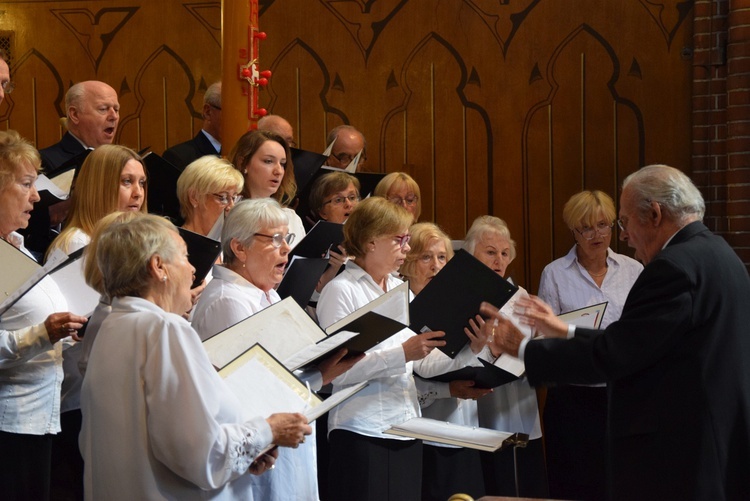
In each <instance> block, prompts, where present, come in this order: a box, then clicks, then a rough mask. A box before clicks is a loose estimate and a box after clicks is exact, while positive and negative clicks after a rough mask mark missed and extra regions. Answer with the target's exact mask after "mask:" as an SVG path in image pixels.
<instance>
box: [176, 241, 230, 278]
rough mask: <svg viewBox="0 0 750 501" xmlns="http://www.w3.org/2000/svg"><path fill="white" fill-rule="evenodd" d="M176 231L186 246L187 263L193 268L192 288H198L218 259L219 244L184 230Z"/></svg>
mask: <svg viewBox="0 0 750 501" xmlns="http://www.w3.org/2000/svg"><path fill="white" fill-rule="evenodd" d="M177 230H178V231H179V232H180V236H181V237H182V239H183V240H184V241H185V245H186V246H187V251H188V261H190V264H192V265H193V268H195V281H193V285H192V287H193V288H195V287H198V286H199V285H200V284H201V282H203V279H205V278H206V276H207V275H208V272H209V271H211V267H212V266H213V265H214V263H216V260H217V259H218V258H219V254H221V242H219V241H217V240H214V239H213V238H208V237H205V236H203V235H201V234H199V233H195V232H192V231H190V230H186V229H185V228H177Z"/></svg>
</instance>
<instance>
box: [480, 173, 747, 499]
mask: <svg viewBox="0 0 750 501" xmlns="http://www.w3.org/2000/svg"><path fill="white" fill-rule="evenodd" d="M620 203H621V207H620V219H619V220H618V224H619V225H620V228H621V230H622V232H621V235H620V238H621V239H622V240H624V241H627V242H628V245H629V246H630V247H633V248H634V249H635V255H636V257H637V258H639V259H640V260H641V261H643V263H644V265H645V268H644V270H643V272H642V273H641V275H640V277H639V278H638V280H637V281H636V283H635V284H634V285H633V288H632V289H631V291H630V294H629V295H628V298H627V301H626V303H625V306H624V308H623V312H622V316H621V318H620V320H619V321H617V322H614V323H612V324H610V325H609V326H608V327H607V328H606V329H605V330H603V331H594V330H589V329H582V328H574V327H569V326H567V325H566V324H565V323H563V322H561V321H560V320H559V319H557V317H555V316H554V314H552V311H551V310H550V309H549V308H548V307H547V305H545V304H544V303H543V302H542V301H541V300H539V299H538V298H532V299H531V300H529V301H526V302H524V303H522V304H520V303H519V307H520V308H521V309H523V311H519V313H522V314H523V315H524V316H525V318H526V319H527V320H528V321H529V322H532V324H533V325H535V326H536V328H537V331H538V332H540V333H543V334H544V335H545V336H546V337H558V338H559V337H563V338H564V337H567V338H568V339H543V340H533V341H529V340H526V339H525V338H523V336H522V335H521V334H520V332H519V331H518V329H516V328H515V327H514V326H513V324H512V323H511V322H510V321H509V320H507V319H505V318H503V317H502V316H500V315H498V314H497V313H496V312H497V308H494V307H491V306H489V305H484V306H483V309H482V311H483V312H484V313H485V314H487V315H488V316H491V317H493V318H495V319H496V321H495V322H487V324H488V326H489V327H488V328H493V323H494V329H493V331H495V332H494V334H495V335H496V338H495V340H496V342H498V343H500V344H501V345H502V346H503V349H504V351H506V352H507V353H509V354H511V355H519V354H520V358H521V359H522V360H524V362H525V364H526V373H527V375H528V378H529V382H530V383H531V384H533V385H538V384H545V383H598V382H607V383H608V393H609V406H610V407H609V416H608V451H607V453H608V494H609V497H611V498H615V499H647V498H648V499H750V478H749V477H748V471H750V470H749V469H748V468H750V331H749V330H748V329H750V307H749V306H750V305H749V303H748V298H750V278H749V277H748V273H747V269H746V268H745V266H744V265H743V263H742V262H741V261H740V259H739V258H738V257H737V255H736V254H735V253H734V251H733V250H732V249H731V248H730V247H729V245H728V244H727V243H726V242H725V241H724V240H723V239H722V238H720V237H718V236H716V235H714V234H713V233H711V231H709V230H708V228H706V227H705V226H704V225H703V223H702V222H701V219H702V218H703V213H704V210H705V204H704V202H703V198H702V197H701V195H700V192H699V191H698V190H697V188H696V187H695V186H694V185H693V184H692V182H691V181H690V179H689V178H688V177H687V176H686V175H685V174H683V173H682V172H680V171H678V170H677V169H674V168H672V167H667V166H664V165H652V166H648V167H644V168H642V169H640V170H639V171H638V172H636V173H634V174H632V175H630V176H628V178H626V179H625V182H624V183H623V191H622V196H621V200H620Z"/></svg>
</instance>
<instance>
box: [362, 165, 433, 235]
mask: <svg viewBox="0 0 750 501" xmlns="http://www.w3.org/2000/svg"><path fill="white" fill-rule="evenodd" d="M373 195H375V196H377V197H383V198H386V199H387V200H388V201H389V202H391V203H394V204H396V205H400V206H401V207H403V208H404V209H406V210H407V211H409V213H410V214H411V215H412V223H416V222H417V221H418V220H419V216H420V214H422V197H421V192H420V190H419V185H418V184H417V182H416V181H415V180H414V178H412V177H411V176H410V175H409V174H407V173H406V172H391V173H390V174H388V175H386V176H385V177H384V178H383V179H381V180H380V182H379V183H378V184H377V186H375V190H374V191H373Z"/></svg>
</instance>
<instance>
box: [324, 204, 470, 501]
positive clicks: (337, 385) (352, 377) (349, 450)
mask: <svg viewBox="0 0 750 501" xmlns="http://www.w3.org/2000/svg"><path fill="white" fill-rule="evenodd" d="M411 223H412V215H411V214H410V213H409V212H407V211H406V210H405V209H404V208H402V207H400V206H398V205H396V204H392V203H390V202H388V201H387V200H386V199H384V198H381V197H370V198H367V199H365V200H364V201H362V202H360V203H359V205H357V207H356V208H355V209H354V211H353V212H352V214H351V215H350V216H349V220H348V221H347V223H346V224H345V225H344V247H345V248H346V252H347V253H348V254H349V255H350V256H353V257H354V260H353V261H349V262H347V263H346V268H345V270H344V271H343V272H342V273H341V274H340V275H339V276H337V277H336V278H335V279H333V280H332V281H331V282H329V283H328V285H326V287H325V288H324V289H323V292H321V294H320V300H319V301H318V310H317V311H318V318H319V320H320V324H321V326H323V327H327V326H329V325H331V324H332V323H334V322H336V321H337V320H340V319H341V318H343V317H345V316H346V315H348V314H350V313H352V312H354V311H355V310H357V309H358V308H361V307H362V306H365V305H366V304H367V303H369V302H370V301H372V300H374V299H376V298H378V297H379V296H381V295H383V294H384V293H386V292H388V291H390V290H391V289H393V288H394V287H396V286H398V285H399V284H401V283H402V281H401V280H400V279H398V278H396V277H395V276H394V275H393V273H394V272H395V271H396V270H398V268H399V267H400V266H401V264H403V262H404V259H405V257H406V254H407V253H408V252H409V244H408V242H409V238H410V235H409V226H411ZM400 320H402V321H405V320H406V319H405V318H404V319H400ZM443 335H444V334H443V333H435V332H426V333H423V334H419V335H416V334H414V332H412V331H411V330H409V329H404V330H402V331H400V332H398V333H396V334H395V335H393V336H391V337H390V338H388V339H387V340H386V341H384V342H382V343H380V344H379V345H377V346H376V347H375V348H373V349H371V350H369V351H368V352H367V354H366V356H365V358H364V359H363V360H361V361H359V362H357V363H356V364H355V365H354V367H352V368H351V369H350V370H349V371H347V372H346V373H344V374H342V375H341V376H339V377H337V378H336V379H334V380H333V392H334V393H335V392H337V391H339V390H340V389H342V388H345V387H346V386H347V385H351V384H356V383H359V382H362V381H369V386H367V387H366V388H365V389H363V390H362V391H360V392H359V393H357V394H356V395H355V396H353V397H352V398H350V399H349V400H347V401H346V402H344V403H343V404H341V405H339V406H338V407H336V408H335V409H333V410H332V411H331V412H330V414H329V418H328V430H329V434H328V440H329V443H330V456H331V461H330V468H329V481H328V490H329V498H330V499H332V500H351V499H357V500H367V499H378V500H380V499H394V500H396V499H398V500H401V499H420V491H421V483H422V478H421V477H422V468H421V465H422V446H421V441H418V440H409V439H401V438H400V437H395V436H393V435H387V434H385V433H384V432H385V430H387V429H388V428H390V426H391V425H394V424H400V423H402V422H404V421H407V420H408V419H410V418H413V417H417V416H419V414H420V411H419V403H418V400H417V392H416V387H415V384H414V377H413V376H412V366H415V368H416V367H419V372H420V374H422V375H423V376H425V377H432V376H434V375H437V374H439V373H443V372H448V371H450V370H455V369H457V368H460V367H463V366H465V365H467V364H470V363H474V362H475V361H476V357H475V356H474V352H479V351H480V350H481V348H482V347H481V346H475V345H473V344H472V345H471V346H470V348H471V349H470V348H469V347H467V348H466V349H464V350H462V351H461V352H460V353H459V354H458V355H457V356H456V358H455V359H453V360H451V359H450V358H448V357H447V356H446V355H444V354H443V353H442V352H441V351H439V350H437V351H434V349H435V347H437V346H442V345H444V344H445V342H444V341H442V340H440V338H441V337H442V336H443ZM473 350H474V351H473Z"/></svg>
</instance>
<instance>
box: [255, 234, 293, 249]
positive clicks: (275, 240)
mask: <svg viewBox="0 0 750 501" xmlns="http://www.w3.org/2000/svg"><path fill="white" fill-rule="evenodd" d="M253 236H256V237H266V238H270V239H271V243H272V244H273V246H274V247H276V248H277V249H278V248H279V247H281V244H283V243H284V242H286V244H287V245H292V242H294V233H287V234H286V235H284V234H282V233H274V234H273V235H264V234H263V233H253Z"/></svg>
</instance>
